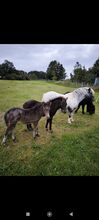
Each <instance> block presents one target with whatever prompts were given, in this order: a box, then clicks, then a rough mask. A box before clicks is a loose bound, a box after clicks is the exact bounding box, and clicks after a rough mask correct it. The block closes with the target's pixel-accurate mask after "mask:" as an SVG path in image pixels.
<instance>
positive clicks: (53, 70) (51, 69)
mask: <svg viewBox="0 0 99 220" xmlns="http://www.w3.org/2000/svg"><path fill="white" fill-rule="evenodd" d="M65 77H66V72H65V69H64V67H63V65H62V64H60V63H59V62H57V61H56V60H54V61H51V62H50V64H49V66H48V68H47V71H46V78H47V79H49V80H62V79H65Z"/></svg>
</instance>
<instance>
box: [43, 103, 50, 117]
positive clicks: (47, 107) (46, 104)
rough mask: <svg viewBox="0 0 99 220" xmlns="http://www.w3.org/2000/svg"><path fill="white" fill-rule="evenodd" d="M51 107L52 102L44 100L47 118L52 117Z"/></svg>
mask: <svg viewBox="0 0 99 220" xmlns="http://www.w3.org/2000/svg"><path fill="white" fill-rule="evenodd" d="M50 107H51V102H43V113H44V116H46V118H47V119H48V118H50V114H49V112H50Z"/></svg>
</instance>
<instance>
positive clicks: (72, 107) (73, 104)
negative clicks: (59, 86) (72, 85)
mask: <svg viewBox="0 0 99 220" xmlns="http://www.w3.org/2000/svg"><path fill="white" fill-rule="evenodd" d="M94 94H95V92H94V90H93V89H92V88H90V87H82V88H78V89H75V90H74V91H73V92H70V93H66V94H65V95H63V94H60V93H56V92H54V91H51V92H47V93H45V94H43V97H42V101H44V102H48V101H50V100H53V99H55V97H58V96H59V97H60V96H61V97H65V98H68V99H67V102H66V103H67V106H66V111H67V113H68V123H69V124H71V122H72V121H74V119H73V115H74V113H75V111H76V109H77V108H78V105H79V103H80V102H81V101H82V100H83V99H84V98H89V99H90V98H93V99H94Z"/></svg>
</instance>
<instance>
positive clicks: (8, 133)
mask: <svg viewBox="0 0 99 220" xmlns="http://www.w3.org/2000/svg"><path fill="white" fill-rule="evenodd" d="M14 128H15V125H10V126H9V127H7V129H6V132H5V135H4V137H3V140H2V144H5V143H6V140H7V138H8V136H9V135H10V134H11V135H12V139H13V140H15V136H14V134H13V133H12V132H13V129H14Z"/></svg>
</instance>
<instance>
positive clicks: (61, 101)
mask: <svg viewBox="0 0 99 220" xmlns="http://www.w3.org/2000/svg"><path fill="white" fill-rule="evenodd" d="M66 100H67V99H65V98H61V97H58V98H55V99H53V100H51V106H50V112H49V114H50V118H47V121H46V125H45V128H46V130H48V125H49V130H50V131H51V130H52V120H53V116H54V115H55V114H56V112H57V110H58V109H61V110H62V112H64V113H66ZM37 103H41V102H38V101H36V100H29V101H27V102H25V103H24V104H23V108H25V109H28V108H32V107H33V106H35V105H36V104H37ZM27 129H28V130H29V131H31V130H32V126H31V124H27Z"/></svg>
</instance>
